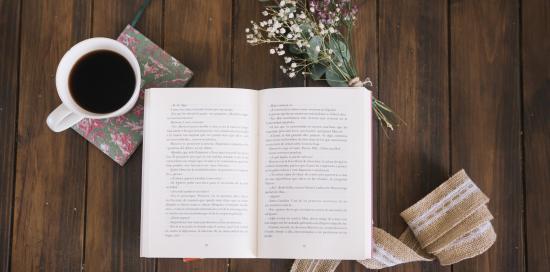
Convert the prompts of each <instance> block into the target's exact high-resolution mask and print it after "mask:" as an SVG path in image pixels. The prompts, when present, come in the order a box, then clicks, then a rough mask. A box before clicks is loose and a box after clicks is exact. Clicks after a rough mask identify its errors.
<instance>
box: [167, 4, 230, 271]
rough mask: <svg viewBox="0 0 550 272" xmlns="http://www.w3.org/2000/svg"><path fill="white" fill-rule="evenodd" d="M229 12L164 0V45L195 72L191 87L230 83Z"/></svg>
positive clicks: (223, 265) (206, 266) (182, 267)
mask: <svg viewBox="0 0 550 272" xmlns="http://www.w3.org/2000/svg"><path fill="white" fill-rule="evenodd" d="M231 15H232V3H231V1H227V0H210V1H201V0H188V1H179V0H165V9H164V21H165V25H164V33H165V36H164V47H165V49H166V51H167V52H169V53H170V54H172V55H173V56H174V57H175V58H176V59H178V60H180V61H182V62H183V63H184V64H185V65H186V66H187V67H189V68H190V69H191V70H192V71H193V72H194V73H195V75H194V76H193V79H192V80H191V83H190V85H191V86H195V87H199V86H200V87H230V86H231V58H232V50H231V31H232V18H231ZM227 265H228V260H227V259H208V260H200V261H195V262H191V263H183V262H182V260H181V259H159V260H158V264H157V271H163V272H164V271H226V270H227Z"/></svg>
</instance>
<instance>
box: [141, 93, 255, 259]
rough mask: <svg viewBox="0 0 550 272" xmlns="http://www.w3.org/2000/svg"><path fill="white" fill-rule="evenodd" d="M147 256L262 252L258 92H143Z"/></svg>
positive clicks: (243, 255) (144, 248)
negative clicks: (258, 228) (258, 206)
mask: <svg viewBox="0 0 550 272" xmlns="http://www.w3.org/2000/svg"><path fill="white" fill-rule="evenodd" d="M143 146H144V148H143V150H144V151H143V187H142V228H141V256H142V257H162V258H175V257H199V258H250V257H254V256H255V255H256V254H255V253H256V245H257V241H256V237H257V234H256V224H257V218H256V214H257V211H256V204H257V203H256V202H257V201H256V192H257V187H256V186H257V184H256V181H257V164H256V161H257V91H254V90H244V89H213V88H181V89H148V90H146V92H145V126H144V143H143Z"/></svg>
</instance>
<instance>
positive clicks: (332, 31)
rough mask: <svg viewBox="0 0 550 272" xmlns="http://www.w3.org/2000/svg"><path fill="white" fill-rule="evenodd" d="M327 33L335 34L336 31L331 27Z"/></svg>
mask: <svg viewBox="0 0 550 272" xmlns="http://www.w3.org/2000/svg"><path fill="white" fill-rule="evenodd" d="M328 32H329V33H331V34H332V33H336V29H334V27H332V26H331V27H329V28H328Z"/></svg>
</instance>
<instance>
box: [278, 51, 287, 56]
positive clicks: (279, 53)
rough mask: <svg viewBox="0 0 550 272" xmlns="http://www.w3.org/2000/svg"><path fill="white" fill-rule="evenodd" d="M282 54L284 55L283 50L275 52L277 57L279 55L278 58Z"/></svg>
mask: <svg viewBox="0 0 550 272" xmlns="http://www.w3.org/2000/svg"><path fill="white" fill-rule="evenodd" d="M284 54H285V50H281V51H278V52H277V55H279V56H282V55H284Z"/></svg>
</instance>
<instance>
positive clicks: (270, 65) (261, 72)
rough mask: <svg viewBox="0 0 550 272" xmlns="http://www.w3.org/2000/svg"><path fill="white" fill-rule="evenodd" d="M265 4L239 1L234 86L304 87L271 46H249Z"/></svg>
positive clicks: (266, 262) (269, 264) (281, 267)
mask: <svg viewBox="0 0 550 272" xmlns="http://www.w3.org/2000/svg"><path fill="white" fill-rule="evenodd" d="M263 9H264V4H263V3H261V2H259V1H257V0H237V1H235V3H234V10H233V18H234V21H233V25H234V27H233V29H234V33H233V48H234V51H233V66H232V69H233V87H236V88H250V89H256V90H260V89H264V88H275V87H285V86H303V85H304V79H303V78H301V77H297V78H295V79H293V80H290V79H289V78H288V77H287V76H286V75H284V74H283V73H282V71H281V69H280V68H279V66H280V65H281V64H282V63H281V61H280V58H278V57H276V56H273V55H270V54H269V48H270V47H269V46H267V45H266V46H264V45H260V46H251V45H249V44H247V43H246V37H245V32H244V30H245V28H247V27H250V21H251V20H253V21H256V22H258V21H260V20H262V17H263V16H262V15H261V12H262V11H263ZM292 262H293V261H292V260H276V259H233V260H231V261H230V267H229V269H230V271H235V272H236V271H266V272H275V271H289V270H290V267H291V266H292Z"/></svg>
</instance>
